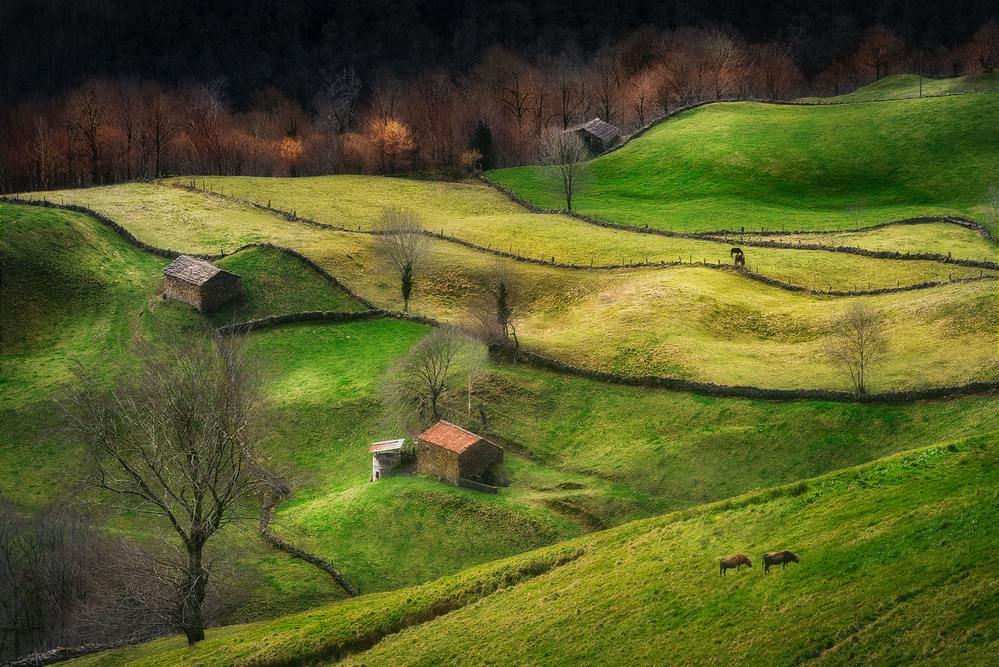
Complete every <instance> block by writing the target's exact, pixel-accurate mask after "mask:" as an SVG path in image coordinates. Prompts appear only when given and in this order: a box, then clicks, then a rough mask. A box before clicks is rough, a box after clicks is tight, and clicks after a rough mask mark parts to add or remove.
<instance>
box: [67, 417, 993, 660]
mask: <svg viewBox="0 0 999 667" xmlns="http://www.w3.org/2000/svg"><path fill="white" fill-rule="evenodd" d="M997 438H999V436H997V435H996V434H992V435H989V436H980V437H977V438H972V439H969V440H964V441H958V442H953V443H949V444H946V445H937V446H933V447H930V448H925V449H921V450H914V451H911V452H907V453H905V454H899V455H895V456H892V457H889V458H887V459H882V460H879V461H875V462H873V463H871V464H868V465H865V466H861V467H859V468H853V469H847V470H843V471H841V472H837V473H833V474H830V475H826V476H824V477H820V478H815V479H811V480H808V481H803V482H799V483H796V484H794V485H791V486H787V487H781V488H777V489H773V490H770V491H766V492H756V493H752V494H749V495H746V496H741V497H737V498H733V499H732V500H730V501H726V502H723V503H716V504H714V505H709V506H705V507H702V508H698V509H693V510H689V511H686V512H681V513H675V514H670V515H666V516H663V517H659V518H655V519H649V520H645V521H639V522H635V523H631V524H628V525H626V526H622V527H620V528H617V529H612V530H608V531H604V532H601V533H597V534H595V535H592V536H588V537H584V538H579V539H577V540H573V541H570V542H566V543H564V544H561V545H559V546H557V547H551V548H548V549H544V550H541V551H537V552H532V553H529V554H524V555H522V556H518V557H515V558H512V559H508V560H505V561H499V562H496V563H492V564H489V565H486V566H482V567H479V568H476V569H473V570H469V571H466V572H464V573H462V574H461V575H458V576H455V577H448V578H445V579H442V580H440V581H438V582H436V583H434V584H430V585H428V586H424V587H419V588H413V589H405V590H401V591H397V592H393V593H383V594H379V595H374V596H366V597H362V598H358V599H355V600H350V601H345V602H343V603H339V604H336V605H333V606H329V607H325V608H319V609H314V610H312V611H310V612H308V613H304V614H300V615H297V616H289V617H286V618H282V619H277V620H274V621H270V622H265V623H259V624H254V625H248V626H242V627H240V626H236V627H230V628H226V629H222V630H217V631H213V632H209V636H208V639H206V640H205V641H204V642H202V643H200V644H198V645H196V646H195V647H193V648H188V647H186V646H181V640H180V639H171V640H165V641H159V642H153V643H151V644H148V645H145V646H142V647H137V648H132V649H123V650H120V651H116V652H113V653H110V654H103V655H99V656H92V657H90V658H86V659H82V660H78V661H75V662H74V663H72V664H76V665H166V664H171V665H172V664H206V663H210V664H213V665H291V664H334V663H335V664H339V665H362V664H363V665H369V666H372V665H395V666H398V665H427V664H434V665H459V664H502V665H539V666H541V665H545V666H557V665H578V664H597V663H599V664H636V665H661V664H696V663H700V662H715V661H717V662H719V663H724V664H744V665H760V666H768V665H773V664H808V665H848V664H856V663H857V662H858V661H863V662H864V663H865V664H874V665H888V664H906V665H943V664H988V663H989V662H990V660H991V658H992V657H994V656H995V654H996V651H999V629H997V628H996V626H995V623H994V619H995V616H996V614H997V613H999V579H997V577H996V573H995V562H994V556H993V551H994V544H995V542H996V540H997V539H999V533H997V530H999V528H997V525H996V523H995V522H994V521H991V520H990V517H992V516H994V514H995V512H996V511H997V510H999V472H997V471H999V466H997V465H996V463H997V462H999V439H997ZM783 549H788V550H791V551H792V552H793V553H794V554H796V556H797V557H798V559H799V562H797V563H794V562H792V563H790V565H788V566H787V567H786V568H785V567H780V566H778V567H776V568H771V571H770V573H769V574H765V573H764V571H763V570H764V568H763V562H762V555H763V554H764V553H765V552H770V551H779V550H783ZM734 552H743V553H745V554H746V555H748V556H749V557H750V558H751V559H752V561H753V567H751V568H746V567H745V566H744V567H742V568H741V569H740V571H734V570H733V571H729V572H727V573H726V574H725V576H721V575H720V574H719V560H720V559H721V558H722V557H724V556H727V555H729V554H731V553H734ZM928 610H932V613H928Z"/></svg>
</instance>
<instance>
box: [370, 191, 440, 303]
mask: <svg viewBox="0 0 999 667" xmlns="http://www.w3.org/2000/svg"><path fill="white" fill-rule="evenodd" d="M375 243H376V246H377V249H378V253H379V254H380V255H381V257H382V260H383V261H384V262H385V264H386V265H387V266H388V267H389V269H391V270H392V271H396V272H398V274H399V278H400V281H401V287H402V312H404V313H406V312H409V297H410V295H411V294H412V293H413V282H414V280H413V276H414V274H415V273H416V271H418V270H419V269H420V268H421V267H422V266H423V265H424V264H426V262H427V260H428V259H429V258H430V253H431V251H432V250H433V243H432V241H431V239H430V237H429V236H428V235H427V234H426V233H425V232H424V231H423V227H422V226H421V225H420V218H419V217H418V216H417V215H416V214H415V213H413V212H412V211H410V210H407V209H398V208H394V207H393V208H389V209H386V210H385V212H383V213H382V219H381V223H380V224H379V228H378V234H377V235H376V236H375Z"/></svg>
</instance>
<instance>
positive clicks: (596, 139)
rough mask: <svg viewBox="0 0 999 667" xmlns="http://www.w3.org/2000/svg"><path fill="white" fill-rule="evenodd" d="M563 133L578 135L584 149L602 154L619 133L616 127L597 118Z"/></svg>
mask: <svg viewBox="0 0 999 667" xmlns="http://www.w3.org/2000/svg"><path fill="white" fill-rule="evenodd" d="M565 131H566V132H575V133H576V134H578V135H579V136H580V138H581V139H582V140H583V143H584V144H586V147H587V148H589V149H590V150H591V151H593V152H595V153H603V152H604V151H605V150H607V149H608V148H610V147H611V146H612V145H613V144H614V141H615V140H617V137H618V134H619V133H620V130H618V129H617V128H616V127H614V126H613V125H611V124H610V123H605V122H604V121H602V120H600V119H599V118H594V119H593V120H590V121H587V122H585V123H582V124H580V125H576V126H574V127H570V128H568V129H566V130H565Z"/></svg>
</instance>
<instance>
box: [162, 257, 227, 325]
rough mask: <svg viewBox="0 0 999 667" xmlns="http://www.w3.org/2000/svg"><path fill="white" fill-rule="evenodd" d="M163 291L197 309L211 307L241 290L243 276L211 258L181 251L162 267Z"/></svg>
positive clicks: (170, 297)
mask: <svg viewBox="0 0 999 667" xmlns="http://www.w3.org/2000/svg"><path fill="white" fill-rule="evenodd" d="M163 276H164V280H163V294H164V296H165V297H166V298H168V299H176V300H178V301H183V302H184V303H187V304H190V305H192V306H194V307H195V308H197V309H198V310H199V311H200V312H205V311H206V310H215V309H216V308H218V307H219V306H221V305H222V304H223V303H225V302H226V301H228V300H229V299H232V298H233V297H236V296H239V295H240V294H242V293H243V279H242V278H241V277H240V276H237V275H236V274H235V273H229V272H228V271H226V270H224V269H220V268H219V267H217V266H215V265H214V264H212V263H211V262H206V261H205V260H203V259H198V258H197V257H191V256H189V255H181V256H180V257H178V258H177V259H175V260H174V261H173V263H172V264H171V265H170V266H168V267H166V268H165V269H163Z"/></svg>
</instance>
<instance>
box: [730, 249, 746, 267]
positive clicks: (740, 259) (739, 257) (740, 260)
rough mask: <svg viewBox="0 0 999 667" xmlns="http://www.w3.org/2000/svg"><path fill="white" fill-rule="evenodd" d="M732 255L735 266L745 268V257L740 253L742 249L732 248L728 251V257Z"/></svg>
mask: <svg viewBox="0 0 999 667" xmlns="http://www.w3.org/2000/svg"><path fill="white" fill-rule="evenodd" d="M732 255H735V263H736V264H742V265H743V266H746V255H745V254H744V253H743V252H742V248H732V249H731V250H730V251H729V253H728V256H729V257H731V256H732Z"/></svg>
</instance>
